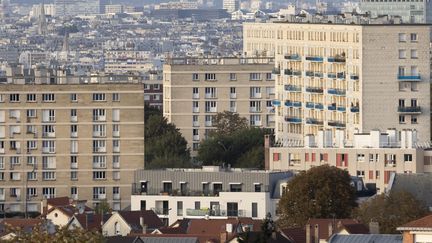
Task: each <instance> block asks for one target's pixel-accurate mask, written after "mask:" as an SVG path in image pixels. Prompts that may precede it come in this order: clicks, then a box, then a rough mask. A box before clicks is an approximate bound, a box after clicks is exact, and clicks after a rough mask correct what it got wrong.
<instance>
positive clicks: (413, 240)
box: [397, 215, 432, 243]
mask: <svg viewBox="0 0 432 243" xmlns="http://www.w3.org/2000/svg"><path fill="white" fill-rule="evenodd" d="M397 230H398V231H402V235H403V243H422V242H432V215H428V216H425V217H423V218H420V219H417V220H414V221H411V222H409V223H406V224H404V225H402V226H399V227H397Z"/></svg>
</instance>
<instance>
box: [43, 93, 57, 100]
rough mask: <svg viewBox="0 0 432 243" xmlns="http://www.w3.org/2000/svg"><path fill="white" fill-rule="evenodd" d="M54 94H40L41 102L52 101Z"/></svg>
mask: <svg viewBox="0 0 432 243" xmlns="http://www.w3.org/2000/svg"><path fill="white" fill-rule="evenodd" d="M54 101H55V95H54V94H53V93H49V94H42V102H54Z"/></svg>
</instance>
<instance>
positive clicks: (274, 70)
mask: <svg viewBox="0 0 432 243" xmlns="http://www.w3.org/2000/svg"><path fill="white" fill-rule="evenodd" d="M280 72H281V70H280V68H273V70H272V73H273V74H280Z"/></svg>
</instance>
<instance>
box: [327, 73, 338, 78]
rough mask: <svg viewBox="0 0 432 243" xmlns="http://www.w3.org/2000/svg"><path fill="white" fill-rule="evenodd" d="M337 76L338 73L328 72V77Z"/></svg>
mask: <svg viewBox="0 0 432 243" xmlns="http://www.w3.org/2000/svg"><path fill="white" fill-rule="evenodd" d="M336 77H337V75H336V73H328V74H327V78H336Z"/></svg>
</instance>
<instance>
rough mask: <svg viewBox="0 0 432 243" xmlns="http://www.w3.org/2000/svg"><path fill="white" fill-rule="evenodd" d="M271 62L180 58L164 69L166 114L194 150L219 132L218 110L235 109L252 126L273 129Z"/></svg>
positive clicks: (253, 59)
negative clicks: (216, 127) (215, 122)
mask: <svg viewBox="0 0 432 243" xmlns="http://www.w3.org/2000/svg"><path fill="white" fill-rule="evenodd" d="M273 67H274V63H273V59H271V58H213V59H207V58H179V59H169V60H168V61H167V63H166V64H165V65H164V77H163V79H164V80H163V89H164V92H163V93H164V97H163V99H164V103H163V113H164V116H165V117H166V118H167V119H168V121H169V122H172V123H174V124H175V125H176V126H177V128H179V129H180V131H181V133H182V134H183V136H184V137H185V138H186V140H187V141H188V144H189V146H190V147H192V151H193V154H195V153H194V151H196V150H197V149H198V146H199V142H200V141H201V140H202V139H205V138H206V136H207V134H208V132H209V131H210V130H211V129H214V127H213V126H212V120H213V116H214V115H215V114H216V113H217V112H222V111H232V112H236V113H239V114H240V116H242V117H246V118H247V119H248V120H249V122H250V125H251V126H256V127H268V128H273V127H274V114H273V110H274V109H273V105H272V100H273V99H274V97H275V96H274V93H275V92H274V78H273V75H272V68H273Z"/></svg>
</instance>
